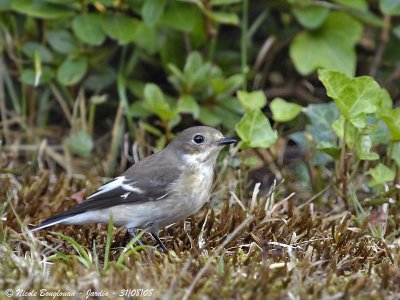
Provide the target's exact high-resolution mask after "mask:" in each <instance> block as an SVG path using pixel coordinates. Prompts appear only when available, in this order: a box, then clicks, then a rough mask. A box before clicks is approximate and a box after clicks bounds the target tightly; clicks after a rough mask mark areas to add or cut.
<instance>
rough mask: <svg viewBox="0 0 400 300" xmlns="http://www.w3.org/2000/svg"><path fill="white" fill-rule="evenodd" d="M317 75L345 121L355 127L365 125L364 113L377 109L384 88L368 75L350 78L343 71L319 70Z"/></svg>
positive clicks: (382, 96)
mask: <svg viewBox="0 0 400 300" xmlns="http://www.w3.org/2000/svg"><path fill="white" fill-rule="evenodd" d="M318 77H319V79H320V80H321V81H322V83H323V84H324V86H325V88H326V91H327V94H328V96H329V97H331V98H332V99H333V100H334V101H335V103H336V105H337V106H338V108H339V110H340V111H341V113H342V115H343V116H344V118H345V119H346V120H347V121H350V122H352V123H353V125H354V126H356V127H357V128H363V127H365V126H366V123H367V121H366V117H365V114H371V113H374V112H376V111H377V110H378V108H379V106H380V104H381V102H382V100H383V98H384V97H385V95H384V92H383V91H384V90H383V89H382V88H381V87H380V86H379V84H378V83H377V82H376V81H375V80H374V79H373V78H372V77H369V76H361V77H357V78H350V77H348V76H346V75H345V74H343V73H340V72H336V71H328V70H319V72H318Z"/></svg>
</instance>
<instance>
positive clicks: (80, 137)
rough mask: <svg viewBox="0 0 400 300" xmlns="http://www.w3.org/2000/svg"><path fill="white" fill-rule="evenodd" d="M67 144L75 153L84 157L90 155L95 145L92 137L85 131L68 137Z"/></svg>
mask: <svg viewBox="0 0 400 300" xmlns="http://www.w3.org/2000/svg"><path fill="white" fill-rule="evenodd" d="M67 145H68V148H69V149H70V150H71V151H72V152H73V153H75V154H77V155H79V156H82V157H89V156H90V153H91V152H92V149H93V146H94V145H93V140H92V137H91V136H90V135H89V134H88V133H87V132H84V131H79V132H78V133H76V134H74V135H72V136H71V137H70V138H69V139H68V143H67Z"/></svg>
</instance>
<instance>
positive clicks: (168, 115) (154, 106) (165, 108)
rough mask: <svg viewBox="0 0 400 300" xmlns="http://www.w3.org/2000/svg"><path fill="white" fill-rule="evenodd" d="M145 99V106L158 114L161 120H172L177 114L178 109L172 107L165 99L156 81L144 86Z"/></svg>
mask: <svg viewBox="0 0 400 300" xmlns="http://www.w3.org/2000/svg"><path fill="white" fill-rule="evenodd" d="M144 100H145V101H144V103H143V107H144V108H145V109H147V110H148V111H150V112H152V113H153V114H155V115H157V116H158V117H159V118H160V119H161V120H164V121H168V120H171V119H172V118H174V117H175V116H176V114H177V111H176V110H173V109H171V107H170V106H169V104H168V102H167V101H166V100H165V97H164V94H163V93H162V91H161V90H160V88H159V87H158V86H157V85H155V84H154V83H148V84H146V86H145V88H144Z"/></svg>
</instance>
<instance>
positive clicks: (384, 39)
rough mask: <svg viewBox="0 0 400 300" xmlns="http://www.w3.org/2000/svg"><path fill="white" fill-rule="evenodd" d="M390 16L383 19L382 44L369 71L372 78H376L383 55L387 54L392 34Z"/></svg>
mask: <svg viewBox="0 0 400 300" xmlns="http://www.w3.org/2000/svg"><path fill="white" fill-rule="evenodd" d="M390 21H391V16H390V15H384V17H383V28H382V32H381V42H380V43H379V46H378V50H377V51H376V53H375V56H374V59H373V61H372V64H371V69H370V70H369V75H370V76H373V77H374V76H375V75H376V73H377V71H378V68H379V65H380V64H381V61H382V57H383V53H384V52H385V48H386V45H387V43H388V41H389V32H390Z"/></svg>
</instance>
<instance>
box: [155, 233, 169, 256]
mask: <svg viewBox="0 0 400 300" xmlns="http://www.w3.org/2000/svg"><path fill="white" fill-rule="evenodd" d="M151 235H152V236H153V238H154V239H155V240H156V241H157V244H158V246H159V247H160V248H161V250H162V252H168V251H167V248H166V247H165V246H164V244H163V242H162V241H161V240H160V238H159V237H158V234H157V233H153V232H152V233H151Z"/></svg>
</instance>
